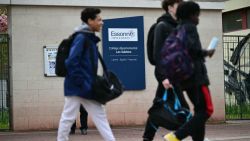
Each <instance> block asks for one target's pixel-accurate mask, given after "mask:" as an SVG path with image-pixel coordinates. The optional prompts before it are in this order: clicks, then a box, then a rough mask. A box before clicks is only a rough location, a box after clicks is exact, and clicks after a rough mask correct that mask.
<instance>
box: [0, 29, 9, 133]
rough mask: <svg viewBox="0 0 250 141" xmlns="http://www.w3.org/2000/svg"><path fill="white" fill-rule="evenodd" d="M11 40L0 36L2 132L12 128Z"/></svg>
mask: <svg viewBox="0 0 250 141" xmlns="http://www.w3.org/2000/svg"><path fill="white" fill-rule="evenodd" d="M9 80H10V79H9V38H8V34H0V130H1V129H9V127H10V116H9V115H10V85H9V84H10V83H9V82H10V81H9Z"/></svg>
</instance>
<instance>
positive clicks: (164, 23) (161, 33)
mask: <svg viewBox="0 0 250 141" xmlns="http://www.w3.org/2000/svg"><path fill="white" fill-rule="evenodd" d="M177 25H178V24H177V22H176V20H174V19H173V17H172V16H171V15H170V14H169V13H165V14H163V15H162V16H161V17H159V18H158V19H157V25H156V27H155V30H154V51H153V57H154V60H155V62H156V67H155V77H156V79H157V80H158V82H161V81H163V80H164V79H165V77H164V76H163V75H161V74H160V73H159V72H158V69H157V68H158V67H157V66H158V65H159V64H160V61H161V56H160V52H161V49H162V47H163V45H164V42H165V39H166V38H167V37H168V36H169V34H170V33H171V32H172V31H173V30H174V29H175V28H176V26H177Z"/></svg>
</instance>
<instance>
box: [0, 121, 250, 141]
mask: <svg viewBox="0 0 250 141" xmlns="http://www.w3.org/2000/svg"><path fill="white" fill-rule="evenodd" d="M143 130H144V127H124V128H113V132H114V134H115V137H116V139H117V141H142V138H141V136H142V134H143ZM167 132H169V131H167V130H165V129H162V128H161V129H160V130H159V131H158V132H157V135H156V138H155V140H154V141H163V139H162V137H161V135H163V134H165V133H167ZM206 137H207V138H208V139H209V140H210V141H250V122H240V123H227V124H209V125H207V133H206ZM0 141H56V131H40V132H0ZM70 141H103V140H102V138H101V136H100V135H99V133H98V131H97V130H95V129H89V130H88V135H81V134H80V132H79V130H77V132H76V134H75V135H70ZM184 141H191V139H190V138H187V139H185V140H184Z"/></svg>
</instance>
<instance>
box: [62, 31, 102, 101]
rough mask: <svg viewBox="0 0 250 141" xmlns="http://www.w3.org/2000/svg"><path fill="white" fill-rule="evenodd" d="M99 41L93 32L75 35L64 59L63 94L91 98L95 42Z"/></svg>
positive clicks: (95, 62) (95, 59)
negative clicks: (65, 70) (68, 52)
mask: <svg viewBox="0 0 250 141" xmlns="http://www.w3.org/2000/svg"><path fill="white" fill-rule="evenodd" d="M88 32H89V31H88ZM99 41H100V39H99V38H98V37H97V36H96V35H95V34H94V33H86V34H81V33H80V34H77V35H76V36H75V38H74V40H73V43H72V45H71V49H70V54H69V57H68V58H67V59H66V61H65V65H66V68H67V71H68V74H67V75H66V77H65V81H64V95H65V96H79V97H82V98H87V99H92V85H93V82H94V79H95V77H96V74H97V68H98V66H97V65H98V49H97V45H96V44H97V43H98V42H99ZM91 54H92V58H91Z"/></svg>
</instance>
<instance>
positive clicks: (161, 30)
mask: <svg viewBox="0 0 250 141" xmlns="http://www.w3.org/2000/svg"><path fill="white" fill-rule="evenodd" d="M171 31H172V28H171V27H169V26H168V25H167V24H166V23H164V22H159V23H158V24H157V25H156V27H155V31H154V50H153V57H154V60H155V62H156V66H157V65H158V64H159V63H160V61H161V49H162V47H163V45H164V42H165V39H166V38H167V37H168V35H169V34H170V33H171Z"/></svg>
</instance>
